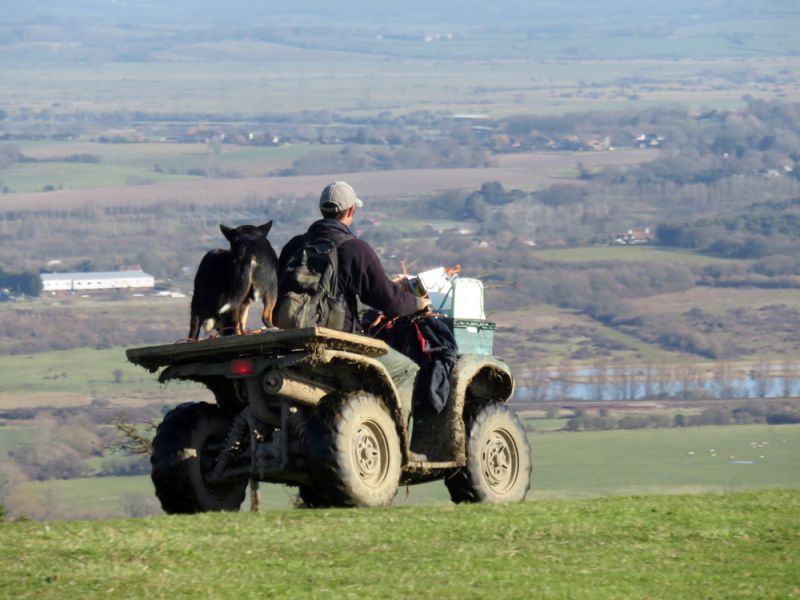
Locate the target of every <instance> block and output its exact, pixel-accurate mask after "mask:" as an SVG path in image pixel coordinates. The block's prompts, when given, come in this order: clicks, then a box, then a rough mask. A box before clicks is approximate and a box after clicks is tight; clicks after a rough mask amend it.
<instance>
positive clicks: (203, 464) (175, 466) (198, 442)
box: [150, 402, 247, 514]
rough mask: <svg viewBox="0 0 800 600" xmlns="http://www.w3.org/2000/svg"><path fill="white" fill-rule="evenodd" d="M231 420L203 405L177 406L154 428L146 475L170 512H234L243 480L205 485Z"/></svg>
mask: <svg viewBox="0 0 800 600" xmlns="http://www.w3.org/2000/svg"><path fill="white" fill-rule="evenodd" d="M230 426H231V419H229V418H228V417H226V416H225V414H224V413H223V412H222V411H221V410H220V409H219V407H217V406H215V405H213V404H208V403H206V402H194V403H191V402H190V403H186V404H180V405H178V406H176V407H175V408H174V409H172V410H171V411H169V412H168V413H167V414H166V416H165V417H164V420H163V421H162V422H161V424H160V425H159V426H158V429H156V435H155V437H154V438H153V452H152V454H151V456H150V464H151V466H152V471H151V475H150V477H151V478H152V480H153V485H154V486H155V490H156V496H158V499H159V500H160V501H161V508H163V509H164V512H166V513H169V514H188V513H198V512H207V511H219V510H233V511H235V510H239V507H240V506H241V504H242V502H243V501H244V497H245V490H246V488H247V480H246V479H242V480H234V481H224V482H219V483H213V484H211V483H208V482H207V481H206V477H207V476H208V475H209V474H210V473H211V471H212V470H213V468H214V463H215V461H216V458H217V456H218V454H219V451H220V449H221V448H222V445H223V442H224V440H225V435H226V433H227V432H228V429H229V428H230Z"/></svg>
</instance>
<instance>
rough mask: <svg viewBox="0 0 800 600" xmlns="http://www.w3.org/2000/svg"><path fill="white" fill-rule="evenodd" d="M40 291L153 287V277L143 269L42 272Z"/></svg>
mask: <svg viewBox="0 0 800 600" xmlns="http://www.w3.org/2000/svg"><path fill="white" fill-rule="evenodd" d="M41 277H42V291H43V292H44V293H47V292H84V291H96V290H126V289H130V288H153V287H155V279H154V278H153V276H152V275H148V274H147V273H145V272H144V271H99V272H96V273H43V274H42V276H41Z"/></svg>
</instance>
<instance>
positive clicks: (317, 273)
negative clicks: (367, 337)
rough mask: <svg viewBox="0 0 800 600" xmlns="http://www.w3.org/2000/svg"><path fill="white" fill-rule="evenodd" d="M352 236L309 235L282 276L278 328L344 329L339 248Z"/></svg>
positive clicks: (276, 318)
mask: <svg viewBox="0 0 800 600" xmlns="http://www.w3.org/2000/svg"><path fill="white" fill-rule="evenodd" d="M351 238H352V236H346V235H343V236H341V237H338V236H337V239H335V240H331V239H328V238H315V237H311V236H310V235H309V234H306V235H305V236H304V237H303V244H302V245H301V246H300V248H299V249H298V250H297V251H296V252H295V253H294V254H293V255H292V256H291V257H289V260H288V261H287V262H286V266H285V267H284V269H283V271H282V272H281V273H280V276H279V280H278V289H279V290H280V296H281V297H280V299H279V303H278V310H277V314H276V315H275V319H274V320H275V325H277V326H278V327H280V328H281V329H299V328H302V327H313V326H315V325H320V326H323V327H330V328H331V329H338V330H343V329H344V322H345V315H346V314H347V300H346V299H345V296H344V294H343V293H342V291H341V290H340V289H339V259H338V252H337V249H338V246H339V244H341V243H342V242H344V241H345V240H348V239H351Z"/></svg>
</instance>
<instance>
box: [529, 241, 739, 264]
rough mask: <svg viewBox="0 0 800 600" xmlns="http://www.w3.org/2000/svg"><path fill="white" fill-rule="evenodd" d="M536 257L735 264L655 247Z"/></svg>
mask: <svg viewBox="0 0 800 600" xmlns="http://www.w3.org/2000/svg"><path fill="white" fill-rule="evenodd" d="M536 255H537V256H538V257H539V258H541V259H543V260H548V261H553V262H566V263H576V262H612V261H613V262H657V263H665V264H676V263H682V264H688V265H706V264H708V265H711V264H731V263H734V262H736V261H733V260H730V259H726V258H719V257H715V256H708V255H704V254H698V253H696V252H691V251H689V250H676V249H672V248H661V247H657V246H647V245H641V246H588V247H583V248H563V249H558V250H540V251H538V252H537V253H536Z"/></svg>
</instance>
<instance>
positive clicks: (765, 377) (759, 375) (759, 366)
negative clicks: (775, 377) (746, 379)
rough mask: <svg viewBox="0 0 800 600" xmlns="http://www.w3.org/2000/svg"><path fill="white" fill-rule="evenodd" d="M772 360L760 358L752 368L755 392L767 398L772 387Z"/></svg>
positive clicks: (759, 396) (751, 373) (751, 375)
mask: <svg viewBox="0 0 800 600" xmlns="http://www.w3.org/2000/svg"><path fill="white" fill-rule="evenodd" d="M771 371H772V362H771V361H770V360H769V359H767V358H764V357H761V358H759V359H758V362H757V363H756V365H755V366H754V367H753V368H752V369H751V370H750V379H751V380H752V381H753V385H754V386H755V389H754V391H755V394H756V396H757V397H758V398H766V397H767V394H768V393H769V389H770V387H771V384H772V382H771V379H772V373H771Z"/></svg>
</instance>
